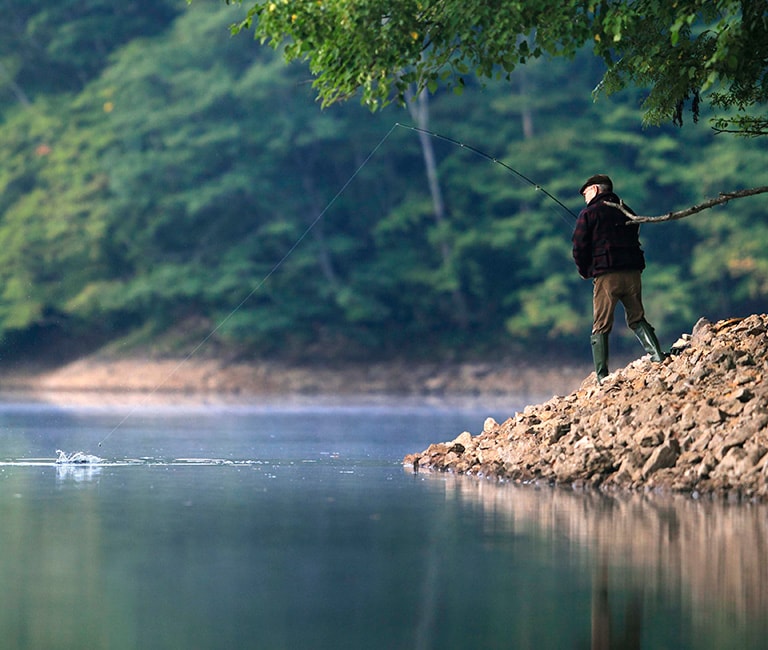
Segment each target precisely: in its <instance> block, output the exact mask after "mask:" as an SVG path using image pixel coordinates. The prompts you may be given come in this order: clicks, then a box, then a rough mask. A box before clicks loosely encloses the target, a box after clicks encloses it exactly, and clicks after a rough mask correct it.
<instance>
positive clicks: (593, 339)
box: [589, 334, 608, 384]
mask: <svg viewBox="0 0 768 650" xmlns="http://www.w3.org/2000/svg"><path fill="white" fill-rule="evenodd" d="M589 342H590V344H591V345H592V360H593V361H594V362H595V375H596V376H597V383H598V384H602V383H603V379H605V378H606V377H607V376H608V335H607V334H593V335H592V336H590V337H589Z"/></svg>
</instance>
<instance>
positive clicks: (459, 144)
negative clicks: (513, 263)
mask: <svg viewBox="0 0 768 650" xmlns="http://www.w3.org/2000/svg"><path fill="white" fill-rule="evenodd" d="M395 126H401V127H403V128H404V129H410V130H411V131H417V132H418V133H425V134H426V135H430V136H432V137H433V138H437V139H438V140H445V141H446V142H450V143H451V144H454V145H456V146H457V147H461V148H462V149H468V150H469V151H471V152H472V153H474V154H476V155H478V156H480V157H481V158H485V159H486V160H489V161H490V162H492V163H496V164H497V165H501V166H502V167H504V169H506V170H507V171H510V172H512V173H513V174H514V175H515V176H517V177H518V178H521V179H522V180H524V181H525V182H526V183H528V184H529V185H531V186H533V188H534V189H536V190H539V191H540V192H542V193H543V194H544V195H545V196H547V197H549V198H550V199H552V200H553V201H554V202H555V203H557V205H559V206H560V207H561V208H563V210H565V211H566V212H567V213H568V214H570V215H571V216H572V217H573V218H574V219H577V218H578V215H577V214H575V213H574V212H573V210H571V209H570V208H569V207H568V206H567V205H565V204H564V203H563V202H562V201H561V200H560V199H558V198H557V197H556V196H554V195H553V194H550V193H549V192H547V190H545V189H544V188H543V187H542V186H541V185H539V184H538V183H536V182H534V181H532V180H531V179H530V178H528V177H527V176H526V175H525V174H522V173H520V172H519V171H517V170H516V169H515V168H514V167H510V166H509V165H508V164H507V163H505V162H504V161H503V160H499V159H498V158H494V157H493V156H491V155H490V154H487V153H485V152H484V151H481V150H480V149H477V148H476V147H473V146H471V145H468V144H465V143H463V142H459V141H458V140H454V139H453V138H449V137H448V136H447V135H442V134H441V133H436V132H435V131H429V130H428V129H422V128H419V127H418V126H411V125H410V124H401V123H400V122H395ZM560 216H561V218H562V215H560ZM563 220H564V221H565V222H566V223H568V224H569V225H570V222H568V221H567V220H566V219H563Z"/></svg>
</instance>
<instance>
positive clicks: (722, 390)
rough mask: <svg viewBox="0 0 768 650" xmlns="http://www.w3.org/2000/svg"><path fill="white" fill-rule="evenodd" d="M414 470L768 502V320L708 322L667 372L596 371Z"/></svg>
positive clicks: (641, 368) (426, 456) (414, 461)
mask: <svg viewBox="0 0 768 650" xmlns="http://www.w3.org/2000/svg"><path fill="white" fill-rule="evenodd" d="M403 462H404V465H406V466H408V467H411V468H413V470H414V471H423V470H431V471H442V472H453V473H457V474H469V475H474V476H478V477H487V478H493V479H499V480H505V481H512V482H518V483H542V484H548V485H563V486H572V487H574V488H584V487H593V488H597V489H600V490H604V491H661V492H682V493H687V494H689V495H691V496H693V497H701V496H704V495H708V496H722V497H726V498H729V499H733V500H745V499H746V500H749V499H752V500H759V501H765V500H768V315H764V314H763V315H753V316H750V317H748V318H743V319H730V320H724V321H719V322H716V323H710V322H709V321H707V320H705V319H702V320H700V321H699V322H698V323H697V324H696V326H695V327H694V329H693V331H692V332H691V334H687V335H684V336H683V337H681V339H680V340H679V341H678V342H677V343H675V345H674V346H673V349H672V354H671V355H670V356H669V357H668V358H667V359H666V360H665V361H663V362H662V363H654V362H652V361H651V360H650V358H649V357H644V358H642V359H639V360H637V361H635V362H632V363H631V364H629V365H627V366H626V367H625V368H623V369H621V370H618V371H616V372H614V373H612V374H611V375H610V376H609V377H608V378H607V379H606V380H604V381H603V383H602V385H598V384H597V383H596V381H595V377H594V373H593V374H592V375H590V376H589V377H587V379H585V380H584V381H583V382H582V383H581V386H580V387H579V388H578V389H577V390H575V391H574V392H572V393H570V394H568V395H565V396H555V397H553V398H552V399H550V400H549V401H547V402H544V403H541V404H537V405H532V406H528V407H526V408H525V409H524V411H522V412H520V413H516V414H515V415H514V416H513V417H510V418H509V419H508V420H506V421H505V422H503V423H501V424H499V423H497V422H495V421H494V420H493V419H491V418H489V419H488V420H486V422H485V423H484V426H483V431H482V432H481V433H479V434H478V435H472V434H471V433H470V432H466V431H465V432H463V433H462V434H461V435H459V436H458V437H457V438H456V439H455V440H452V441H449V442H444V443H437V444H433V445H430V447H429V448H428V449H426V450H424V451H422V452H421V453H414V454H409V455H408V456H406V457H405V459H404V461H403Z"/></svg>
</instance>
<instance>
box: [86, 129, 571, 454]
mask: <svg viewBox="0 0 768 650" xmlns="http://www.w3.org/2000/svg"><path fill="white" fill-rule="evenodd" d="M397 127H402V128H405V129H409V130H411V131H417V132H420V133H425V134H427V135H429V136H431V137H433V138H438V139H440V140H445V141H446V142H450V143H451V144H454V145H456V146H458V147H461V148H462V149H467V150H469V151H471V152H472V153H474V154H476V155H478V156H480V157H482V158H485V159H486V160H489V161H491V162H493V163H496V164H498V165H501V166H502V167H504V168H505V169H507V170H508V171H510V172H512V173H513V174H515V175H516V176H518V177H519V178H521V179H522V180H524V181H525V182H527V183H528V184H530V185H532V186H533V187H534V188H535V189H536V190H539V191H541V192H543V193H544V195H545V196H547V197H549V198H550V199H552V200H553V201H554V202H555V203H557V204H558V205H559V206H560V207H561V208H563V209H564V210H566V211H567V212H568V213H569V214H570V215H571V216H573V217H574V218H576V215H575V214H574V213H573V212H572V211H571V210H570V209H569V208H568V207H567V206H566V205H564V204H563V203H562V202H561V201H560V200H559V199H557V197H555V196H553V195H552V194H550V193H549V192H547V190H545V189H544V188H543V187H542V186H541V185H539V184H537V183H535V182H534V181H532V180H531V179H530V178H528V177H527V176H525V175H524V174H522V173H520V172H519V171H517V170H516V169H514V168H512V167H511V166H509V165H508V164H506V163H505V162H503V161H501V160H499V159H497V158H494V157H493V156H491V155H489V154H487V153H485V152H483V151H481V150H480V149H477V148H475V147H472V146H470V145H468V144H465V143H463V142H459V141H458V140H454V139H453V138H449V137H448V136H445V135H441V134H440V133H435V132H434V131H428V130H426V129H421V128H419V127H416V126H410V125H408V124H401V123H400V122H395V123H394V124H393V125H392V127H391V128H390V129H389V131H387V133H386V134H385V135H384V137H383V138H381V140H379V142H378V144H377V145H376V146H375V147H373V149H371V151H370V153H369V154H368V155H367V156H366V157H365V159H364V160H363V162H362V163H360V165H359V166H358V167H357V169H356V170H355V171H354V172H353V173H352V175H351V176H350V177H349V178H348V179H347V181H346V182H345V183H344V184H343V185H342V186H341V188H340V189H339V191H338V192H336V194H335V195H334V196H333V198H332V199H331V200H330V201H329V202H328V204H327V205H326V206H325V207H324V208H323V209H322V211H321V212H320V213H319V214H318V215H317V216H316V217H315V218H314V219H313V220H312V222H311V223H310V224H309V225H308V226H307V227H306V229H305V230H304V232H302V233H301V235H300V236H299V238H298V239H297V240H296V241H295V242H294V243H293V245H292V246H291V247H290V248H289V249H288V251H287V252H286V253H285V255H283V256H282V257H281V258H280V260H279V261H278V262H277V263H276V264H275V265H274V266H273V267H272V268H271V269H270V270H269V272H268V273H267V274H266V275H265V276H264V277H263V278H262V279H261V280H260V281H259V282H258V283H257V284H256V285H255V286H254V287H253V289H251V291H250V292H249V293H248V294H247V295H246V296H245V297H244V298H243V299H242V300H241V301H240V302H239V303H238V304H237V305H236V306H235V307H234V309H232V311H230V312H229V314H227V316H225V317H224V318H223V319H222V320H221V321H219V323H218V324H217V325H216V327H214V328H213V329H212V330H211V331H210V332H209V333H208V334H207V335H206V336H205V337H203V339H202V340H201V341H200V342H199V343H198V344H197V345H196V346H195V347H194V348H193V349H192V350H191V351H190V352H189V353H188V354H187V355H186V356H185V357H184V358H183V359H182V360H181V361H179V362H178V363H177V364H176V366H174V367H173V368H172V369H171V370H170V371H169V372H168V374H167V375H166V376H165V378H164V379H163V380H162V381H160V382H159V383H158V384H157V385H155V387H154V388H153V389H152V390H151V391H150V392H149V393H147V395H146V396H145V397H144V399H143V400H142V401H141V402H140V403H139V404H137V405H136V406H134V407H133V408H132V409H131V410H130V411H129V412H128V413H127V414H126V415H125V417H123V419H122V420H120V422H118V423H117V424H116V425H115V426H114V427H113V428H112V430H111V431H110V432H109V433H108V434H107V435H106V436H104V438H102V439H101V441H100V442H99V447H101V446H102V445H103V444H104V443H105V442H106V441H107V440H109V438H111V437H112V435H113V434H114V433H115V432H116V431H118V430H119V429H120V428H121V427H122V426H123V425H124V424H125V422H126V421H127V420H128V419H129V418H130V417H132V416H133V414H134V413H135V412H136V411H137V410H138V409H139V408H140V407H141V406H143V405H144V404H146V403H147V401H148V400H149V399H150V398H151V397H152V396H153V395H155V393H157V392H158V391H159V390H160V389H161V388H162V387H163V386H165V384H167V383H168V381H170V379H171V378H172V377H173V376H174V375H175V374H176V373H177V372H179V370H181V368H183V367H184V366H185V365H186V364H187V363H188V362H189V360H190V359H191V358H192V357H193V356H194V355H195V354H196V353H197V351H198V350H199V349H200V348H202V347H203V346H204V345H205V344H206V343H207V342H208V341H209V340H210V339H211V337H213V336H214V335H215V334H216V332H218V331H219V330H220V329H221V328H222V327H223V326H224V325H225V324H226V323H227V322H228V321H229V320H230V319H231V318H232V317H234V315H235V314H236V313H237V312H238V311H240V309H242V308H243V306H244V305H245V303H247V302H248V301H249V300H250V299H251V298H252V297H253V295H254V294H255V293H256V292H258V291H259V290H260V289H261V287H263V286H264V284H265V283H266V282H267V281H268V280H269V279H270V278H271V277H272V276H273V275H274V274H275V273H276V272H277V270H278V269H279V268H280V267H281V266H282V265H283V264H284V263H285V262H286V260H287V259H288V258H289V257H290V256H291V255H292V254H293V252H294V251H295V250H296V249H297V248H298V247H299V245H300V244H301V243H302V242H303V241H304V239H306V237H307V235H309V233H310V232H311V231H312V229H313V228H314V227H315V226H316V225H317V223H318V222H319V221H320V220H321V219H322V218H323V217H324V216H325V214H326V213H327V212H328V210H330V209H331V207H332V206H333V205H334V204H335V203H336V201H337V200H338V199H339V198H340V197H341V195H342V194H343V193H344V192H345V190H346V189H347V188H348V187H349V186H350V184H351V183H352V182H353V181H354V180H355V179H356V178H357V176H358V175H359V174H360V172H361V171H362V169H363V167H365V166H366V165H367V164H368V162H369V161H370V160H371V158H373V156H374V155H375V154H376V152H377V151H378V150H379V149H380V148H381V147H382V145H383V144H384V142H386V140H387V139H388V138H389V136H390V135H392V133H393V131H394V130H395V129H396V128H397ZM560 216H561V217H562V215H560Z"/></svg>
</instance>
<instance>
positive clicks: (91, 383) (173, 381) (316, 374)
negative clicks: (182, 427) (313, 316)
mask: <svg viewBox="0 0 768 650" xmlns="http://www.w3.org/2000/svg"><path fill="white" fill-rule="evenodd" d="M588 373H589V366H587V365H575V364H574V365H565V366H556V365H555V364H554V363H553V364H551V365H549V366H548V367H542V366H540V365H538V364H533V363H532V362H526V361H520V360H518V361H515V360H505V361H503V362H493V363H490V362H489V363H463V364H451V363H421V364H418V363H408V362H405V361H399V362H381V363H370V364H365V363H354V364H353V363H345V364H317V363H316V364H309V365H298V364H286V363H279V362H273V361H270V362H252V363H231V362H226V361H222V360H209V359H202V360H201V359H188V360H178V359H171V360H153V359H103V358H99V357H88V358H84V359H80V360H78V361H75V362H72V363H69V364H66V365H64V366H61V367H58V368H54V369H47V370H24V369H23V368H22V369H19V368H13V367H11V368H8V367H4V368H0V390H4V391H6V392H7V391H25V392H33V393H34V392H40V393H50V392H67V391H77V392H80V393H82V392H91V393H94V394H98V393H102V392H110V393H120V392H122V393H126V392H136V393H150V392H151V393H157V394H167V395H169V396H171V397H172V396H173V394H182V393H183V394H186V395H189V394H219V395H234V396H241V397H243V398H244V399H247V398H248V397H249V396H259V397H263V396H273V395H333V396H345V395H391V396H398V395H417V396H420V395H427V396H452V395H475V396H489V397H490V396H501V397H503V396H514V397H515V398H517V399H524V400H526V401H528V400H532V399H542V398H544V397H548V396H549V395H552V394H554V393H563V392H568V391H571V390H573V389H574V388H576V387H577V386H578V385H579V384H580V383H581V381H582V380H583V379H584V377H585V376H586V375H587V374H588Z"/></svg>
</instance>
